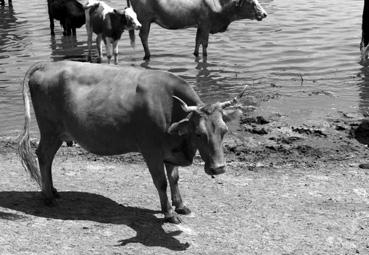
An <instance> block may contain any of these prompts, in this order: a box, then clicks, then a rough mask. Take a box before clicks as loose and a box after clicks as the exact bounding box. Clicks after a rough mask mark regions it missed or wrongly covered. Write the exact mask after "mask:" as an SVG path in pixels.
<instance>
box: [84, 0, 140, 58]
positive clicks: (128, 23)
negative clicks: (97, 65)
mask: <svg viewBox="0 0 369 255" xmlns="http://www.w3.org/2000/svg"><path fill="white" fill-rule="evenodd" d="M85 15H86V29H87V36H88V41H87V43H88V60H89V61H91V43H92V32H94V33H95V34H96V35H97V37H96V46H97V52H98V55H99V57H98V62H101V54H102V45H101V40H104V43H105V47H106V55H107V58H108V63H109V64H110V60H111V57H112V54H113V53H114V63H115V64H118V58H117V56H118V40H119V39H120V37H121V36H122V33H123V31H124V30H125V29H127V30H132V29H140V28H141V24H140V22H139V21H138V20H137V15H136V13H135V12H134V11H133V9H132V8H131V7H127V8H125V9H124V10H123V11H120V10H116V9H113V8H112V7H110V6H109V5H107V4H106V3H104V2H102V1H97V0H89V1H88V2H87V3H86V5H85ZM133 44H134V37H131V45H132V46H133Z"/></svg>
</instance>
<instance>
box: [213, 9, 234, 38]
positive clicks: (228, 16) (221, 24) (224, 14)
mask: <svg viewBox="0 0 369 255" xmlns="http://www.w3.org/2000/svg"><path fill="white" fill-rule="evenodd" d="M213 16H214V17H213V18H212V20H213V22H212V26H211V29H210V33H212V34H215V33H219V32H224V31H226V30H227V28H228V26H229V24H231V22H232V21H234V20H237V19H238V18H237V7H236V6H235V4H234V3H232V2H230V3H228V4H225V5H223V6H222V11H221V12H217V13H214V14H213Z"/></svg>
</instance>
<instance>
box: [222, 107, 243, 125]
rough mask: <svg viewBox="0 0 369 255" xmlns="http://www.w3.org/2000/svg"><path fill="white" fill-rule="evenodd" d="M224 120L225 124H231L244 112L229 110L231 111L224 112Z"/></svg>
mask: <svg viewBox="0 0 369 255" xmlns="http://www.w3.org/2000/svg"><path fill="white" fill-rule="evenodd" d="M222 114H223V120H224V122H230V121H232V120H234V119H236V118H238V117H240V115H241V114H242V111H241V110H240V109H229V110H223V112H222Z"/></svg>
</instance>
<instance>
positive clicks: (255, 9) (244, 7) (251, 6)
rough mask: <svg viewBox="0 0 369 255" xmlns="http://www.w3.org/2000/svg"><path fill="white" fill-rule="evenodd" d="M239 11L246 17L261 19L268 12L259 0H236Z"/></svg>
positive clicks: (239, 13)
mask: <svg viewBox="0 0 369 255" xmlns="http://www.w3.org/2000/svg"><path fill="white" fill-rule="evenodd" d="M234 1H235V4H236V8H237V13H238V15H239V16H240V17H241V18H244V19H256V20H258V21H261V20H262V19H264V18H266V16H267V13H266V11H265V10H264V8H263V7H262V6H261V5H260V4H259V2H258V0H234Z"/></svg>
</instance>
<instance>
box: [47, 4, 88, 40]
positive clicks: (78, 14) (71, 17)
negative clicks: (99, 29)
mask: <svg viewBox="0 0 369 255" xmlns="http://www.w3.org/2000/svg"><path fill="white" fill-rule="evenodd" d="M47 7H48V11H49V20H50V31H51V35H55V32H54V19H56V20H59V21H60V24H61V26H62V27H63V35H76V28H80V27H82V26H83V25H84V24H85V12H84V9H83V6H82V4H80V3H79V2H78V1H77V0H47Z"/></svg>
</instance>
